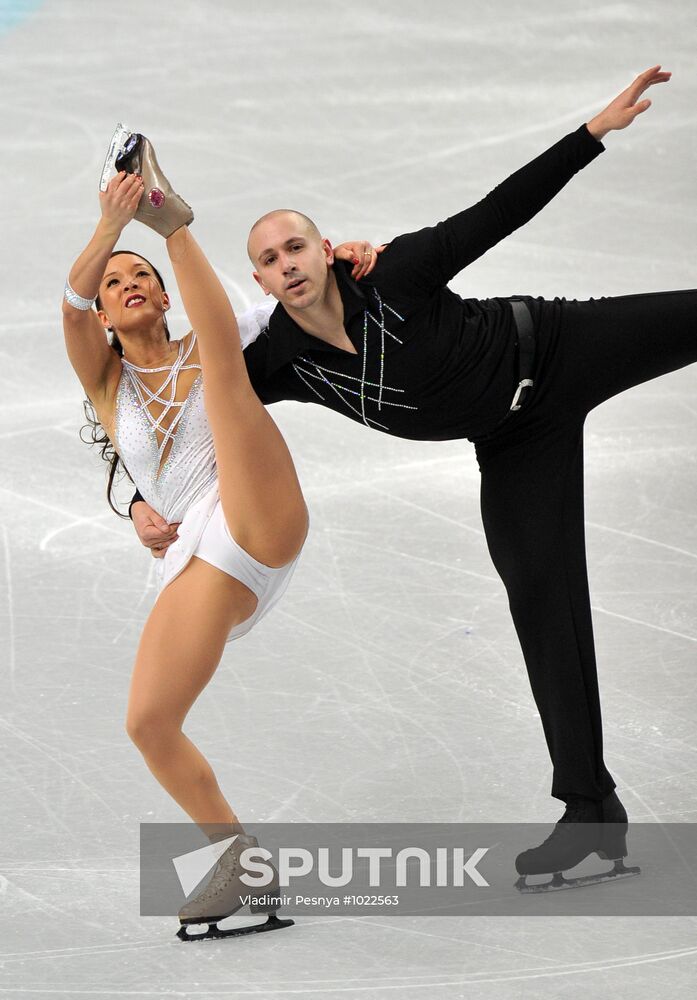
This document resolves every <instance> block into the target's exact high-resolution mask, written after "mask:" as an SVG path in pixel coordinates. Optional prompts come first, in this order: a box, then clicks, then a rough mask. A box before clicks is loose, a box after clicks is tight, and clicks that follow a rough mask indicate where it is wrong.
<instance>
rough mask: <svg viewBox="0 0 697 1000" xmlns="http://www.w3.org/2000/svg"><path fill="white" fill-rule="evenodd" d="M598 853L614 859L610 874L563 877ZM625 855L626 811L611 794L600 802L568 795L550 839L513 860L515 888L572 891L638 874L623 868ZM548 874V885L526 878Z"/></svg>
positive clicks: (637, 870) (541, 890) (635, 869)
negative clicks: (516, 876) (518, 876)
mask: <svg viewBox="0 0 697 1000" xmlns="http://www.w3.org/2000/svg"><path fill="white" fill-rule="evenodd" d="M593 852H595V853H597V855H598V857H600V858H603V859H604V860H608V859H609V860H613V861H614V862H615V865H614V868H613V869H612V870H611V871H606V872H601V873H599V874H597V875H585V876H581V877H578V878H565V877H564V875H563V872H565V871H568V870H569V869H570V868H575V867H576V865H578V864H580V863H581V862H582V861H584V860H585V858H587V857H588V855H589V854H592V853H593ZM626 856H627V812H626V810H625V808H624V806H623V805H622V803H621V802H620V800H619V798H618V797H617V794H616V793H615V792H614V791H613V792H611V793H610V794H609V795H607V796H606V797H605V798H604V799H602V800H601V801H596V800H594V799H588V798H584V797H583V796H580V795H570V796H569V797H568V799H567V803H566V810H565V812H564V815H563V816H562V818H561V819H560V820H559V822H558V823H557V825H556V826H555V827H554V830H553V831H552V833H551V834H550V836H549V837H547V839H546V840H545V841H544V843H542V844H540V845H539V847H533V848H531V849H530V850H527V851H523V852H522V854H519V855H518V857H517V858H516V862H515V865H516V869H517V871H518V874H519V875H520V876H521V877H520V878H519V879H518V881H517V882H516V888H517V889H519V890H520V891H521V892H545V891H547V890H549V889H571V888H577V887H578V886H581V885H592V884H594V883H597V882H605V881H608V880H609V879H616V878H618V877H622V876H627V875H638V874H639V871H640V869H639V868H625V866H624V863H623V861H622V859H623V858H625V857H626ZM547 874H549V875H551V876H552V878H551V880H550V881H548V882H543V883H541V884H530V883H528V882H527V881H526V876H528V875H547Z"/></svg>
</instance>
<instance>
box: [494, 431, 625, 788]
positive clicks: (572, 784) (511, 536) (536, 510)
mask: <svg viewBox="0 0 697 1000" xmlns="http://www.w3.org/2000/svg"><path fill="white" fill-rule="evenodd" d="M477 460H478V462H479V467H480V470H481V475H482V479H481V510H482V520H483V523H484V529H485V532H486V539H487V544H488V547H489V552H490V554H491V558H492V560H493V562H494V565H495V567H496V569H497V571H498V573H499V575H500V576H501V579H502V580H503V583H504V585H505V587H506V591H507V594H508V601H509V605H510V609H511V614H512V617H513V623H514V625H515V629H516V632H517V634H518V638H519V640H520V644H521V648H522V651H523V657H524V659H525V664H526V667H527V671H528V676H529V678H530V683H531V686H532V692H533V696H534V698H535V702H536V704H537V707H538V710H539V712H540V717H541V719H542V726H543V729H544V733H545V738H546V740H547V746H548V748H549V753H550V756H551V758H552V764H553V768H554V774H553V782H552V795H554V796H555V797H556V798H559V799H566V797H567V796H568V795H583V796H587V797H589V798H595V799H600V798H603V797H604V796H605V795H607V794H608V793H609V792H610V791H612V789H613V788H614V787H615V785H614V781H613V780H612V777H611V776H610V774H609V772H608V771H607V769H606V767H605V764H604V762H603V738H602V722H601V711H600V698H599V693H598V679H597V670H596V660H595V648H594V641H593V624H592V619H591V606H590V597H589V593H588V576H587V569H586V552H585V534H584V520H583V511H584V507H583V423H582V422H578V423H573V424H566V425H562V424H561V422H559V423H557V424H556V425H555V426H552V427H550V428H549V429H548V432H547V433H546V434H545V435H544V436H542V437H538V438H537V439H530V440H527V441H525V442H524V443H520V442H518V443H517V444H513V445H511V444H510V443H509V445H508V446H506V445H505V444H503V443H499V444H490V443H489V444H484V445H479V444H478V445H477Z"/></svg>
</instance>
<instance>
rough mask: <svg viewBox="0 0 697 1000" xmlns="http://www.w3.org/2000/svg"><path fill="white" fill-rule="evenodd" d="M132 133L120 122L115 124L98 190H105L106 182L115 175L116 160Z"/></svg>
mask: <svg viewBox="0 0 697 1000" xmlns="http://www.w3.org/2000/svg"><path fill="white" fill-rule="evenodd" d="M132 134H133V133H132V132H131V130H130V129H129V128H128V127H127V126H126V125H123V124H122V123H121V122H119V123H118V125H117V126H116V128H115V130H114V134H113V135H112V137H111V142H110V143H109V152H108V153H107V154H106V159H105V160H104V166H103V167H102V176H101V180H100V181H99V190H100V191H106V189H107V184H108V183H109V181H110V180H111V178H112V177H115V176H116V166H115V164H116V160H117V159H118V157H119V156H120V155H121V153H122V152H123V148H124V146H125V145H126V142H127V141H128V139H129V136H131V135H132Z"/></svg>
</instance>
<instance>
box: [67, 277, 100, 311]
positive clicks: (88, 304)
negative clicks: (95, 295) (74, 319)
mask: <svg viewBox="0 0 697 1000" xmlns="http://www.w3.org/2000/svg"><path fill="white" fill-rule="evenodd" d="M63 294H64V295H65V298H66V300H67V301H68V303H69V304H70V305H71V306H72V307H73V309H82V310H83V311H85V310H87V309H91V308H92V306H93V305H94V299H85V298H83V297H82V295H78V294H77V292H76V291H74V290H73V289H72V288H71V287H70V282H69V281H68V280H67V279H66V282H65V291H64V292H63Z"/></svg>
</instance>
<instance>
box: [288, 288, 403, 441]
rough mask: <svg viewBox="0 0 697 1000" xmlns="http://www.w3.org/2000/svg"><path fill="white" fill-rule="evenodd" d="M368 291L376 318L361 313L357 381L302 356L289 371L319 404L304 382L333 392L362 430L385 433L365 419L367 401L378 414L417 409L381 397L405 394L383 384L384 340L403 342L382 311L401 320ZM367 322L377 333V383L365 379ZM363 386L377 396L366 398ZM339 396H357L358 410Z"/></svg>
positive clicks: (376, 422) (366, 415)
mask: <svg viewBox="0 0 697 1000" xmlns="http://www.w3.org/2000/svg"><path fill="white" fill-rule="evenodd" d="M372 291H373V294H374V296H375V299H376V302H377V308H378V314H379V317H380V318H379V319H378V318H377V317H376V316H374V315H373V313H372V312H371V311H370V310H369V309H366V310H365V311H364V313H363V366H362V373H361V377H360V378H358V377H357V376H355V375H346V374H345V373H344V372H337V371H334V370H332V369H331V368H328V367H327V366H325V365H320V364H318V363H317V362H316V361H312V360H311V359H310V358H308V357H306V356H305V355H304V354H300V355H298V357H299V360H300V362H302V364H298V363H297V362H295V363H294V364H293V369H294V371H295V374H296V375H297V376H298V378H299V379H301V381H302V382H304V383H305V385H306V386H307V387H308V389H310V390H311V391H312V392H314V394H315V395H316V396H319V398H320V399H321V400H322V401H323V402H326V399H325V397H324V396H323V395H322V393H321V392H320V391H319V390H318V389H316V388H315V386H314V385H312V383H311V382H310V381H308V379H314V380H315V381H319V382H321V383H323V384H324V385H326V386H328V387H329V388H330V389H331V390H332V391H333V392H335V393H336V395H337V396H338V397H339V399H340V400H341V401H342V402H343V403H344V404H345V406H347V407H348V408H349V410H351V411H352V412H353V413H355V414H356V416H358V417H360V419H361V420H362V421H363V423H364V424H365V425H366V427H379V428H380V429H381V430H385V431H386V430H389V427H387V426H386V425H385V424H383V423H380V421H378V420H376V419H375V418H374V417H370V416H368V414H367V413H366V403H367V402H370V403H376V404H377V409H378V411H380V412H382V408H383V407H384V406H396V407H399V408H401V409H405V410H418V406H411V405H409V404H408V403H397V402H395V401H394V400H387V399H385V398H384V393H385V392H401V393H403V392H405V391H406V390H404V389H399V388H397V387H396V386H391V385H385V337H386V336H388V337H391V338H392V339H393V340H395V341H396V342H397V343H398V344H402V343H403V342H402V341H401V340H400V338H399V337H398V336H396V334H394V333H393V332H392V331H391V330H388V329H387V326H386V325H385V311H386V310H387V311H388V312H390V313H392V314H393V315H394V316H396V317H397V319H398V320H400V322H402V323H403V322H404V317H403V316H400V315H399V313H398V312H396V311H395V310H394V309H393V308H392V306H390V305H388V304H387V303H386V302H383V301H382V298H381V297H380V294H379V293H378V291H377V289H376V288H373V289H372ZM370 320H372V322H373V323H375V324H376V326H377V327H378V328H379V330H380V359H379V361H380V367H379V375H378V381H377V382H374V381H370V380H369V379H368V378H367V377H366V372H367V368H368V326H369V321H370ZM303 366H305V367H303ZM328 376H335V377H338V378H341V379H342V380H344V382H350V383H353V384H352V385H345V384H343V383H342V382H335V381H333V380H332V378H330V377H328ZM367 387H370V388H372V389H375V388H377V396H375V395H373V396H370V395H368V394H367ZM343 393H348V395H352V396H357V397H358V400H357V401H358V402H359V406H360V408H359V407H358V406H354V405H353V403H352V402H351V401H350V400H348V399H346V397H345V396H344V395H343Z"/></svg>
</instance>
